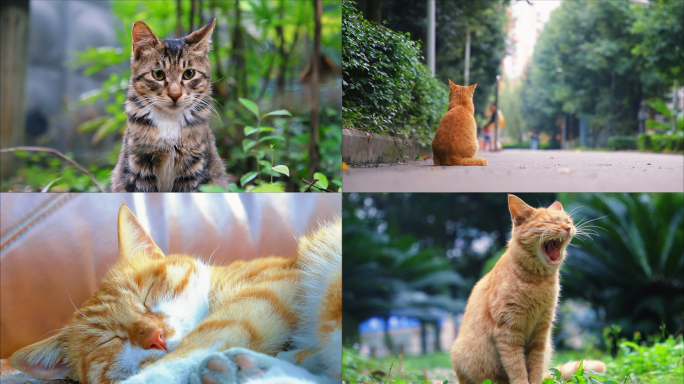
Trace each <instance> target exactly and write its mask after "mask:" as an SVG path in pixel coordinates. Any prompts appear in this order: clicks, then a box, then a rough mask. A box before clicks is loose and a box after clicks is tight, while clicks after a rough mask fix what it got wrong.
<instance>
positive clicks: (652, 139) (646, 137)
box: [637, 132, 684, 153]
mask: <svg viewBox="0 0 684 384" xmlns="http://www.w3.org/2000/svg"><path fill="white" fill-rule="evenodd" d="M637 142H638V148H639V150H640V151H651V152H669V153H681V152H682V151H684V135H683V134H682V133H681V132H677V133H674V134H669V135H659V134H650V133H642V134H639V136H638V137H637Z"/></svg>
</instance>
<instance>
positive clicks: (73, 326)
mask: <svg viewBox="0 0 684 384" xmlns="http://www.w3.org/2000/svg"><path fill="white" fill-rule="evenodd" d="M83 327H85V328H88V327H90V326H89V325H85V324H82V325H70V326H68V327H64V328H59V329H55V330H53V331H50V332H45V333H44V334H43V335H41V336H40V337H41V338H42V337H43V336H45V335H47V334H49V333H52V332H57V331H61V330H64V329H69V328H83Z"/></svg>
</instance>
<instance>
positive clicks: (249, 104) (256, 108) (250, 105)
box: [238, 97, 259, 118]
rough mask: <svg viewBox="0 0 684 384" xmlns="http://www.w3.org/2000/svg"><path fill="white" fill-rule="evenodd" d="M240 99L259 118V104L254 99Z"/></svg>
mask: <svg viewBox="0 0 684 384" xmlns="http://www.w3.org/2000/svg"><path fill="white" fill-rule="evenodd" d="M238 100H240V103H241V104H242V105H244V106H245V107H246V108H247V109H249V111H250V112H252V113H253V114H254V116H256V117H257V118H259V106H258V105H257V104H256V103H255V102H253V101H252V100H248V99H243V98H242V97H240V98H239V99H238Z"/></svg>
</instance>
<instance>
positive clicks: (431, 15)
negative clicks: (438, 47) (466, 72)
mask: <svg viewBox="0 0 684 384" xmlns="http://www.w3.org/2000/svg"><path fill="white" fill-rule="evenodd" d="M435 1H436V0H427V12H428V14H427V20H428V31H427V32H428V33H427V35H428V37H427V64H428V68H429V69H430V72H432V75H433V76H434V75H435V13H436V12H435V8H436V7H437V5H436V4H435Z"/></svg>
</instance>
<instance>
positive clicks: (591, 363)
mask: <svg viewBox="0 0 684 384" xmlns="http://www.w3.org/2000/svg"><path fill="white" fill-rule="evenodd" d="M582 361H583V364H582V369H583V370H584V371H594V372H598V373H606V364H605V363H604V362H603V361H598V360H582ZM579 365H580V362H579V361H571V362H569V363H565V364H561V365H559V366H557V367H556V369H557V370H559V371H560V373H561V377H563V380H572V377H571V375H572V374H574V373H575V372H577V368H578V367H579ZM545 377H551V372H547V374H546V376H545Z"/></svg>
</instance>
